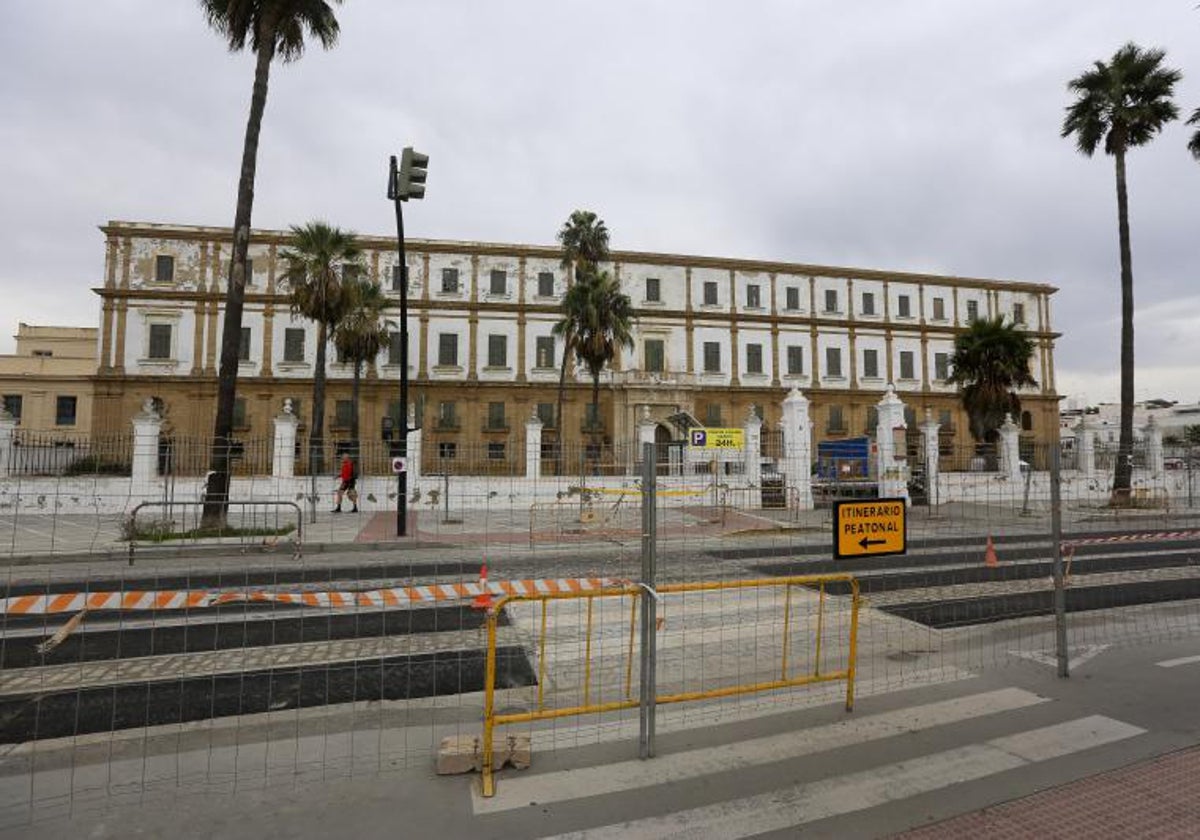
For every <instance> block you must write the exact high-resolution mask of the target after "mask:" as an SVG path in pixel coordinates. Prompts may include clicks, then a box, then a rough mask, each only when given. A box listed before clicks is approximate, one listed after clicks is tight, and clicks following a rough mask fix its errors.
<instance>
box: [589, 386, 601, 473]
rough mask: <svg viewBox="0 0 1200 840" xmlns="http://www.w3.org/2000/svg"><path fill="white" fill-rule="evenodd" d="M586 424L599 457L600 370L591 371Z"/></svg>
mask: <svg viewBox="0 0 1200 840" xmlns="http://www.w3.org/2000/svg"><path fill="white" fill-rule="evenodd" d="M588 426H589V427H590V429H591V432H592V446H593V447H595V451H596V457H597V458H599V452H600V450H599V447H597V446H596V435H597V434H599V431H600V371H593V373H592V417H591V422H590V423H588Z"/></svg>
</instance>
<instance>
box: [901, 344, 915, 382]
mask: <svg viewBox="0 0 1200 840" xmlns="http://www.w3.org/2000/svg"><path fill="white" fill-rule="evenodd" d="M900 378H901V379H915V378H916V377H915V376H914V375H913V352H912V351H911V350H901V351H900Z"/></svg>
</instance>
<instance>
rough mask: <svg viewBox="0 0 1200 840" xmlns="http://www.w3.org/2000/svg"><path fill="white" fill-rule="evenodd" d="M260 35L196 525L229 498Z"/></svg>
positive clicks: (269, 53)
mask: <svg viewBox="0 0 1200 840" xmlns="http://www.w3.org/2000/svg"><path fill="white" fill-rule="evenodd" d="M264 32H265V33H267V34H266V35H265V37H263V38H261V39H260V44H261V45H262V46H261V47H260V49H259V51H258V56H257V61H256V63H255V68H254V89H253V92H252V94H251V96H250V117H249V119H248V120H247V121H246V136H245V140H244V142H243V144H242V171H241V175H240V177H239V178H238V197H237V210H236V212H235V214H234V220H233V253H232V255H231V257H230V262H231V265H230V269H229V283H228V289H227V291H226V297H225V318H224V321H223V323H222V328H223V332H222V334H221V367H220V372H219V374H218V377H217V418H216V422H215V423H214V425H213V443H212V453H211V458H210V461H209V470H210V472H209V476H208V481H207V482H206V484H205V490H204V512H203V514H202V516H201V520H200V522H201V526H202V527H205V528H216V527H223V526H224V525H225V517H226V514H227V512H228V509H229V508H228V506H227V505H226V502H228V501H229V449H230V443H231V438H232V436H233V402H234V399H235V398H236V396H237V375H238V355H239V353H238V350H239V348H240V345H241V338H242V305H243V303H244V301H245V298H246V252H247V250H248V248H249V245H250V216H251V211H252V210H253V209H254V172H255V167H256V165H257V163H258V135H259V131H260V130H261V128H262V117H263V111H264V110H265V109H266V105H267V84H268V81H269V79H270V74H271V59H273V58H274V56H275V35H274V27H273V26H268V27H264Z"/></svg>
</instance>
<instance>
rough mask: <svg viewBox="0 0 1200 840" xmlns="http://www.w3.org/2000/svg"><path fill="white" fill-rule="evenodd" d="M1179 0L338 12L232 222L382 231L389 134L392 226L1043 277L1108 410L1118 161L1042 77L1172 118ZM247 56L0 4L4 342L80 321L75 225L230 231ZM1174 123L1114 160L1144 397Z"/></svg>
mask: <svg viewBox="0 0 1200 840" xmlns="http://www.w3.org/2000/svg"><path fill="white" fill-rule="evenodd" d="M1192 5H1193V4H1191V3H1185V2H1157V3H1153V4H1150V3H1139V4H1133V3H1128V2H1124V1H1123V0H1096V2H1091V3H1088V4H1086V5H1084V4H1082V3H1079V2H1066V0H1018V2H1011V1H1010V2H1004V3H1001V2H998V0H986V1H985V0H980V2H974V3H970V4H965V3H952V2H949V0H916V1H915V2H908V3H904V4H897V3H888V2H883V0H872V2H860V3H855V4H846V3H837V2H791V1H790V0H775V2H768V0H761V2H755V3H745V4H739V5H735V6H731V5H730V4H728V3H719V2H715V0H688V2H684V0H640V2H634V0H617V2H613V3H608V4H605V5H604V6H603V7H597V6H596V5H595V4H587V3H583V2H578V0H575V1H574V2H563V1H562V0H537V2H535V1H534V0H512V1H511V2H505V3H496V2H494V0H491V1H490V2H489V0H456V2H446V3H437V4H430V3H425V4H415V3H396V2H385V0H347V3H346V4H345V5H344V6H343V7H342V8H341V10H340V19H341V21H342V30H343V35H342V40H341V43H340V44H339V46H338V47H337V48H336V49H335V50H334V51H332V52H329V53H323V52H321V51H320V50H319V49H317V50H313V51H310V52H309V54H308V55H306V56H305V57H304V59H302V60H301V61H300V62H299V63H296V64H293V65H288V66H278V65H277V66H276V67H275V69H274V70H273V78H272V88H271V94H270V100H269V102H268V105H267V114H266V121H265V124H264V131H263V141H262V148H261V153H260V157H259V174H258V185H257V198H256V205H255V224H256V225H258V226H261V227H284V226H287V225H289V224H292V223H295V222H301V221H304V220H306V219H308V218H311V217H313V216H321V217H325V218H329V219H332V220H334V221H335V222H337V223H338V224H342V225H345V226H348V227H352V228H355V229H357V230H360V231H363V232H371V233H387V232H388V231H389V230H390V220H391V216H390V208H389V206H388V204H387V202H386V201H385V200H384V198H383V186H384V181H383V175H384V172H385V167H386V160H387V155H388V154H391V153H393V152H395V151H397V149H398V148H399V147H400V146H403V145H406V144H413V145H416V146H418V147H419V148H422V149H423V150H425V151H427V152H428V153H429V154H430V155H431V158H432V161H431V169H430V183H429V193H428V198H427V200H426V201H425V202H424V203H423V204H421V205H414V206H412V207H411V208H410V211H409V214H408V223H409V232H410V234H411V235H414V236H434V237H441V238H453V239H485V240H500V241H510V240H511V241H523V242H539V243H549V242H552V241H553V236H554V232H555V230H556V229H557V227H558V225H559V224H560V223H561V221H562V219H563V218H564V217H565V216H566V215H567V213H569V212H570V210H572V209H573V208H575V207H578V206H586V207H590V208H593V209H595V210H597V211H598V212H599V213H601V215H602V216H604V218H605V219H606V220H607V221H608V224H609V226H610V228H611V229H612V231H613V236H614V244H615V245H617V246H619V247H626V248H637V249H649V250H657V251H671V252H686V253H706V254H721V255H732V256H745V257H761V258H766V259H779V260H797V261H804V262H828V263H833V264H842V265H858V266H867V267H878V268H885V269H886V268H891V269H895V270H918V271H920V270H929V271H939V272H950V273H955V274H963V275H971V276H987V277H1000V278H1011V279H1023V280H1036V281H1046V282H1050V283H1054V284H1055V285H1058V286H1060V287H1061V289H1062V291H1061V293H1060V294H1059V295H1058V296H1057V299H1056V302H1055V315H1056V325H1057V327H1058V329H1060V330H1061V331H1062V332H1063V333H1064V338H1063V340H1062V341H1061V343H1060V346H1059V353H1058V364H1059V380H1060V389H1061V390H1067V389H1072V390H1073V391H1076V392H1078V391H1081V390H1086V391H1087V392H1088V393H1087V396H1089V397H1091V398H1092V399H1102V398H1103V399H1110V398H1114V397H1115V396H1116V391H1117V385H1116V376H1115V373H1114V371H1115V370H1116V364H1117V335H1116V323H1117V322H1116V318H1117V315H1118V266H1117V243H1116V207H1115V196H1114V186H1113V171H1112V162H1111V160H1110V159H1107V158H1096V159H1093V160H1087V159H1085V158H1082V157H1081V156H1079V155H1078V154H1077V153H1076V152H1075V151H1074V149H1073V147H1072V146H1071V144H1070V143H1069V142H1067V141H1064V140H1061V139H1059V137H1058V128H1059V125H1060V123H1061V118H1062V110H1063V108H1064V106H1065V105H1066V103H1067V99H1068V98H1067V93H1066V90H1065V82H1066V81H1067V79H1069V78H1071V77H1072V76H1074V75H1076V74H1078V73H1079V72H1080V71H1081V70H1083V69H1084V68H1085V67H1086V66H1088V64H1089V63H1090V62H1091V61H1093V60H1095V59H1097V58H1103V57H1107V56H1108V55H1111V53H1112V52H1113V50H1115V49H1116V48H1117V47H1118V46H1119V45H1120V44H1121V43H1123V42H1124V41H1126V40H1135V41H1138V42H1139V43H1141V44H1143V45H1146V46H1152V45H1153V46H1161V47H1164V48H1166V49H1167V51H1168V58H1169V61H1170V63H1171V64H1173V65H1174V66H1176V67H1179V68H1180V69H1182V70H1183V71H1184V72H1185V80H1184V82H1183V84H1182V85H1181V86H1180V88H1179V90H1178V93H1179V103H1180V106H1181V109H1183V110H1184V111H1185V112H1190V110H1191V109H1192V108H1194V107H1196V106H1197V105H1200V61H1198V60H1197V57H1196V52H1195V50H1194V48H1193V44H1194V42H1195V35H1196V32H1197V29H1198V28H1200V12H1197V11H1196V10H1194V9H1193V8H1192ZM251 72H252V66H251V61H250V58H249V57H248V56H244V55H237V56H231V55H229V54H228V53H227V52H226V51H225V50H224V48H223V46H222V44H221V43H220V41H219V40H218V39H217V37H216V36H215V35H213V34H212V33H210V32H209V31H208V30H207V29H206V27H205V25H204V22H203V20H202V18H201V16H200V14H199V12H198V10H197V7H196V6H195V5H194V4H190V3H163V2H161V0H159V2H154V0H109V2H106V3H104V4H95V3H87V2H83V0H74V1H72V0H48V2H40V3H33V2H24V3H16V4H10V8H9V9H7V10H6V26H5V27H4V28H3V30H2V31H0V109H2V112H3V113H4V115H5V118H4V121H3V123H0V178H2V179H3V183H4V185H5V189H4V190H3V194H4V196H5V198H4V200H3V202H2V203H0V230H3V231H4V233H3V237H4V242H3V244H4V249H3V253H4V255H5V259H4V260H3V263H2V264H0V287H2V288H3V291H4V300H5V305H4V307H3V308H2V309H0V333H3V334H5V337H2V338H0V350H5V351H8V350H10V349H11V342H9V341H7V338H6V336H7V335H11V334H12V333H13V332H15V328H16V323H17V321H18V320H24V321H27V322H34V323H77V324H94V323H96V321H97V320H98V305H97V301H96V299H95V296H94V295H92V294H91V293H90V292H88V291H86V290H87V289H88V288H90V287H92V286H95V285H98V284H99V282H100V280H101V278H100V272H101V267H102V257H103V247H102V241H101V239H100V236H99V234H98V233H97V232H96V230H95V226H96V225H98V224H101V223H103V222H104V221H105V220H107V219H110V218H126V219H144V220H155V221H174V222H183V223H198V224H228V223H229V222H230V221H231V220H232V217H233V200H234V188H235V183H236V177H237V166H238V161H239V156H240V151H241V140H242V131H243V128H244V122H245V115H246V108H247V105H248V100H249V94H250V80H251ZM1186 137H1187V130H1186V128H1185V127H1184V126H1182V125H1179V124H1177V125H1175V126H1172V127H1171V128H1170V129H1168V131H1167V132H1165V133H1164V135H1163V136H1162V137H1160V138H1159V139H1158V140H1157V141H1156V142H1155V143H1154V144H1153V145H1152V146H1151V147H1149V148H1147V149H1143V150H1138V151H1136V152H1135V153H1134V154H1133V155H1132V156H1131V158H1130V191H1131V202H1132V222H1133V237H1134V261H1135V264H1134V268H1135V278H1136V282H1137V295H1138V302H1139V306H1140V307H1141V314H1140V317H1139V323H1138V329H1139V333H1138V338H1139V343H1138V353H1139V356H1138V358H1139V376H1140V378H1139V387H1138V392H1139V395H1144V396H1149V395H1155V394H1159V393H1164V394H1166V395H1169V396H1175V397H1178V398H1181V399H1189V400H1192V399H1197V398H1200V386H1196V385H1195V384H1194V383H1195V381H1196V380H1197V378H1198V377H1197V374H1198V373H1200V366H1197V365H1196V364H1194V362H1193V360H1196V359H1200V329H1198V327H1200V305H1198V304H1197V302H1196V298H1197V288H1196V284H1195V265H1196V259H1195V257H1196V253H1195V245H1194V244H1193V242H1194V241H1195V239H1196V236H1195V234H1194V228H1195V220H1196V218H1197V212H1196V209H1197V208H1196V202H1197V196H1200V190H1198V189H1197V187H1198V186H1200V166H1198V165H1197V164H1196V163H1195V162H1194V161H1192V160H1191V159H1190V158H1189V157H1188V155H1187V153H1186V151H1185V149H1184V145H1185V142H1186ZM1188 388H1190V389H1191V390H1190V391H1189V390H1187V389H1188Z"/></svg>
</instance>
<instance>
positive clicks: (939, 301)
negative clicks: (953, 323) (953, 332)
mask: <svg viewBox="0 0 1200 840" xmlns="http://www.w3.org/2000/svg"><path fill="white" fill-rule="evenodd" d="M933 320H935V321H945V320H946V299H945V298H940V297H935V298H934V299H933Z"/></svg>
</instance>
